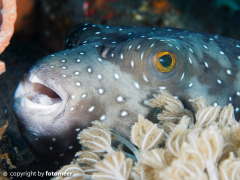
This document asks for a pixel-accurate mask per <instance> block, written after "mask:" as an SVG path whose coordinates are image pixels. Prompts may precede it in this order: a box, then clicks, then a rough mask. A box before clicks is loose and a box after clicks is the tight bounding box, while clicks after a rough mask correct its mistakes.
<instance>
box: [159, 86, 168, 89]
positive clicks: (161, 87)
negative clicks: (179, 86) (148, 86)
mask: <svg viewBox="0 0 240 180" xmlns="http://www.w3.org/2000/svg"><path fill="white" fill-rule="evenodd" d="M158 88H159V89H167V87H164V86H160V87H158Z"/></svg>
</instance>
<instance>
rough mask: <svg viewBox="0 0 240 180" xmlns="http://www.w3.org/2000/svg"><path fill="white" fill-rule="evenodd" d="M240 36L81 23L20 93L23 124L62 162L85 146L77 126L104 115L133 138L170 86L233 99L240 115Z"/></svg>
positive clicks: (188, 94)
mask: <svg viewBox="0 0 240 180" xmlns="http://www.w3.org/2000/svg"><path fill="white" fill-rule="evenodd" d="M239 78H240V41H238V40H234V39H230V38H226V37H222V36H219V35H212V34H205V33H198V32H193V31H188V30H182V29H174V28H143V27H135V26H133V27H124V26H105V25H97V24H88V23H84V24H79V25H77V26H76V27H74V28H73V29H72V30H71V31H70V32H69V33H68V35H67V38H66V40H65V50H63V51H60V52H56V53H53V54H50V55H47V56H46V57H44V58H42V59H40V60H38V61H37V63H36V64H35V65H33V66H32V67H31V68H30V70H29V71H28V72H26V74H24V76H23V78H22V80H21V82H20V83H19V85H18V88H17V90H16V92H15V95H14V103H13V111H14V114H15V117H16V119H17V123H18V127H19V131H20V133H21V135H22V137H23V139H24V140H25V142H26V143H27V145H28V146H29V148H30V150H31V151H32V152H33V154H34V155H35V156H36V157H37V158H38V159H40V160H42V161H43V162H47V163H50V164H51V163H52V162H55V163H58V164H59V165H63V164H64V163H68V162H70V160H71V159H72V158H73V156H74V154H75V152H77V151H79V150H80V145H79V142H78V140H77V134H78V133H79V132H80V131H81V130H82V129H84V128H86V127H88V126H91V122H92V121H94V120H99V121H101V122H102V123H104V124H105V125H107V126H108V127H111V128H114V129H116V130H117V131H118V132H119V133H120V134H121V135H122V136H123V137H126V138H128V139H129V135H130V129H131V126H132V125H133V124H134V123H135V122H136V121H137V116H138V114H141V115H143V116H144V117H146V118H148V119H152V120H153V121H154V120H156V118H155V112H156V111H155V110H154V109H151V108H150V107H148V106H147V105H146V101H147V100H148V99H150V98H152V95H153V94H157V93H159V90H162V89H166V90H168V91H169V92H170V93H172V94H173V95H174V96H175V97H176V98H178V99H180V100H181V101H182V102H183V103H184V106H185V107H186V108H191V106H190V102H189V99H194V98H196V97H199V96H203V97H204V98H206V99H207V101H208V103H209V104H214V105H220V106H225V105H226V104H228V103H232V104H233V106H234V109H235V114H236V118H237V119H238V118H239V117H240V113H239V110H240V109H239V108H240V98H239V96H240V79H239Z"/></svg>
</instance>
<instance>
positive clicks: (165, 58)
mask: <svg viewBox="0 0 240 180" xmlns="http://www.w3.org/2000/svg"><path fill="white" fill-rule="evenodd" d="M159 62H160V63H161V64H162V66H163V67H169V66H170V65H171V64H172V57H171V56H170V55H168V54H167V55H163V56H161V57H160V58H159Z"/></svg>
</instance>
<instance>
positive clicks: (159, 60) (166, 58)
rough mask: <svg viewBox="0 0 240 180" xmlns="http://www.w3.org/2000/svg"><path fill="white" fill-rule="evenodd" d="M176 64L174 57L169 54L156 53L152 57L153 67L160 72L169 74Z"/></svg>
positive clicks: (172, 54)
mask: <svg viewBox="0 0 240 180" xmlns="http://www.w3.org/2000/svg"><path fill="white" fill-rule="evenodd" d="M175 64H176V55H175V54H174V53H171V52H162V51H160V52H158V53H156V55H155V57H154V65H155V67H156V68H157V70H158V71H160V72H170V71H172V70H173V68H174V66H175Z"/></svg>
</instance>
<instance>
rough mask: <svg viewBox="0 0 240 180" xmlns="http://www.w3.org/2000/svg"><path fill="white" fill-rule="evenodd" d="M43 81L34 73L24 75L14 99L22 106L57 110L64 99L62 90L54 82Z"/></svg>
mask: <svg viewBox="0 0 240 180" xmlns="http://www.w3.org/2000/svg"><path fill="white" fill-rule="evenodd" d="M49 81H51V80H48V82H47V83H46V82H44V81H43V80H41V79H40V78H39V77H38V76H37V75H35V74H29V75H26V76H25V77H24V78H23V80H22V81H21V82H20V83H19V85H18V87H17V90H16V92H15V94H14V101H17V102H18V105H20V106H21V107H23V108H29V109H47V110H48V111H49V110H50V111H55V110H57V109H58V108H59V107H60V106H61V104H62V103H63V99H64V96H65V95H64V91H61V90H59V86H58V85H57V84H56V83H54V82H49Z"/></svg>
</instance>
